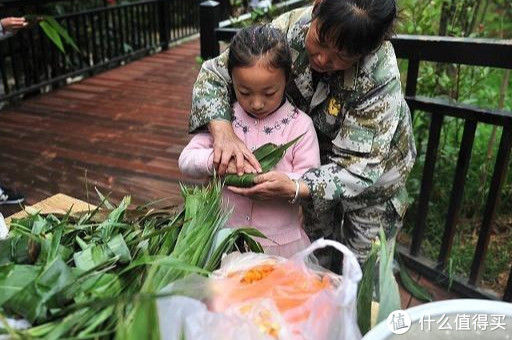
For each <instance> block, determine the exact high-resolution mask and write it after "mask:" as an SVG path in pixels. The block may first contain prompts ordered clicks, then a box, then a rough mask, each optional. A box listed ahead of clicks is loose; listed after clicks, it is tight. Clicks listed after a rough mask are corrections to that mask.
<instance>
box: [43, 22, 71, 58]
mask: <svg viewBox="0 0 512 340" xmlns="http://www.w3.org/2000/svg"><path fill="white" fill-rule="evenodd" d="M39 26H41V28H42V29H43V31H44V33H45V34H46V36H47V37H48V38H49V39H50V40H51V41H52V42H53V43H54V44H55V46H57V48H58V49H59V50H60V51H61V52H62V53H66V51H65V50H64V46H63V45H62V40H61V39H60V35H59V33H58V32H57V31H56V30H55V29H54V28H53V27H52V26H51V25H50V24H49V23H48V22H46V21H41V22H40V23H39Z"/></svg>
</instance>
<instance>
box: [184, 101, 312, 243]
mask: <svg viewBox="0 0 512 340" xmlns="http://www.w3.org/2000/svg"><path fill="white" fill-rule="evenodd" d="M233 110H234V119H233V129H234V131H235V134H236V135H237V136H238V137H239V138H240V139H241V140H242V141H244V142H245V145H247V147H248V148H249V149H250V150H255V149H257V148H258V147H260V146H261V145H263V144H265V143H269V142H271V143H274V144H276V145H280V144H284V143H287V142H289V141H291V140H293V139H294V138H296V137H298V136H299V135H301V134H303V133H305V134H304V136H302V138H301V139H300V140H299V141H298V142H297V143H295V144H294V145H293V146H291V147H290V148H289V149H288V151H287V152H286V154H285V156H284V157H283V159H282V160H281V161H280V162H279V163H278V164H277V166H276V167H275V170H277V171H281V172H284V173H286V174H287V175H288V177H290V178H291V179H297V178H300V177H301V176H302V174H304V172H306V170H308V169H310V168H316V167H319V166H320V151H319V147H318V139H317V136H316V132H315V128H314V126H313V121H312V120H311V118H310V117H309V116H307V115H306V114H305V113H304V112H302V111H300V110H298V109H296V108H295V107H294V106H292V105H291V104H290V103H289V102H286V103H285V104H283V105H282V106H281V107H280V108H279V109H278V110H277V111H276V112H274V113H272V114H271V115H269V116H268V117H265V118H264V119H256V118H254V117H251V116H249V115H248V114H247V113H246V112H245V111H244V110H243V109H242V108H241V106H240V105H239V104H238V103H235V105H234V107H233ZM179 167H180V169H181V171H182V172H183V173H184V174H186V175H188V176H191V177H195V178H202V177H208V176H211V175H212V170H213V139H212V137H211V135H210V134H209V133H199V134H197V135H195V136H194V137H193V138H192V140H191V141H190V143H189V144H188V145H187V146H186V147H185V149H183V151H182V153H181V155H180V158H179ZM223 202H224V204H225V206H226V207H227V208H231V207H234V209H233V214H232V215H231V218H230V220H229V221H228V226H230V227H242V226H252V227H254V228H256V229H258V230H260V231H261V232H262V233H263V234H265V235H266V236H267V237H268V238H269V240H261V241H260V243H261V244H262V245H263V246H275V245H279V246H281V245H286V244H288V243H291V242H294V241H297V240H299V239H300V238H304V237H306V236H305V234H304V232H303V231H302V224H301V211H300V206H299V205H298V204H295V205H290V203H288V202H287V201H286V200H270V201H255V200H252V199H249V198H247V197H243V196H240V195H237V194H234V193H232V192H231V191H229V190H227V189H224V192H223ZM306 238H307V237H306Z"/></svg>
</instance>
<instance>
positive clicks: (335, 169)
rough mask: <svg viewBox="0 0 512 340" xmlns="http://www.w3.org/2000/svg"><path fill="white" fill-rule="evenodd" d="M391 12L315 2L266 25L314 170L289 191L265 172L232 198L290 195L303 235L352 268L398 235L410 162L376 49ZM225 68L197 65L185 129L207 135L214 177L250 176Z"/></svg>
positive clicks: (221, 63) (404, 127)
mask: <svg viewBox="0 0 512 340" xmlns="http://www.w3.org/2000/svg"><path fill="white" fill-rule="evenodd" d="M396 13H397V9H396V3H395V0H316V1H315V3H314V5H313V6H312V7H308V8H304V9H299V10H294V11H291V12H288V13H285V14H283V15H282V16H280V17H279V18H277V19H276V20H274V22H273V24H274V25H276V26H277V27H279V28H280V29H282V30H283V31H284V32H285V33H286V36H287V39H288V42H289V44H290V48H291V49H292V58H293V71H292V75H291V79H292V81H291V82H290V83H289V84H288V87H287V96H288V98H289V100H290V101H291V102H292V103H293V104H295V105H296V106H297V107H298V108H299V109H301V110H303V111H304V112H306V113H307V114H309V115H310V116H311V118H312V119H313V122H314V124H315V128H316V130H317V134H318V137H319V140H320V154H321V161H322V166H321V167H319V168H317V169H311V170H309V171H308V172H306V173H305V174H304V175H303V176H302V177H301V179H300V180H299V181H298V182H296V183H294V182H293V181H292V180H290V179H289V178H288V177H287V176H286V175H284V174H282V173H278V172H270V173H267V174H263V175H260V176H258V177H257V180H256V182H257V183H258V184H257V185H256V186H254V187H252V188H249V189H237V188H234V189H232V190H233V191H234V192H236V193H238V194H242V195H248V196H252V197H256V198H260V199H266V198H269V197H273V198H275V197H276V196H279V197H282V198H283V199H293V198H295V196H299V197H300V198H301V202H302V204H303V207H304V208H305V218H306V221H305V228H306V232H307V233H308V234H309V236H310V237H311V238H313V239H314V238H318V237H322V236H323V237H327V238H333V239H339V240H341V241H342V242H343V243H345V244H346V245H347V246H348V247H349V248H351V250H353V251H354V252H355V254H356V256H357V257H358V259H359V261H360V262H362V261H363V260H364V259H365V257H366V255H367V254H368V251H369V249H370V243H371V241H372V240H373V239H374V238H375V237H376V236H377V235H378V231H379V229H380V228H381V227H383V228H384V229H385V231H386V232H387V234H388V236H393V235H395V232H396V230H397V229H398V228H400V227H401V225H402V218H403V215H404V213H405V210H406V207H407V193H406V191H405V181H406V178H407V175H408V174H409V172H410V170H411V168H412V165H413V163H414V159H415V156H416V150H415V146H414V139H413V135H412V129H411V120H410V114H409V109H408V108H407V105H406V103H405V100H404V98H403V95H402V92H401V87H400V75H399V72H398V67H397V63H396V57H395V54H394V51H393V48H392V46H391V44H390V43H389V42H387V41H385V40H386V38H388V37H389V36H390V35H391V33H392V27H393V22H394V20H395V18H396ZM225 60H226V54H225V53H224V54H223V55H221V56H219V57H217V58H215V59H213V60H209V61H207V62H206V63H204V64H203V67H202V69H201V72H200V73H199V76H198V78H197V82H196V84H195V86H194V93H193V101H192V112H191V115H190V130H191V132H192V131H195V130H197V129H199V128H201V127H204V126H208V128H209V130H210V132H211V133H212V135H213V137H214V143H215V145H214V148H215V151H214V163H215V164H216V165H217V168H218V171H219V173H221V174H222V173H224V172H225V170H226V169H227V168H228V166H229V168H235V165H236V169H237V171H238V173H241V172H243V171H246V172H247V171H253V170H255V169H256V170H258V166H259V165H258V164H257V162H256V161H255V159H254V157H253V155H252V154H251V153H250V151H249V150H247V149H246V148H245V146H244V145H243V143H241V142H240V141H239V140H237V138H236V137H235V136H234V134H233V132H232V128H231V123H229V120H230V118H231V107H230V98H231V93H230V91H231V80H230V79H229V75H228V73H227V69H226V63H225ZM255 100H256V101H257V100H258V99H257V98H256V99H255ZM293 201H296V200H293Z"/></svg>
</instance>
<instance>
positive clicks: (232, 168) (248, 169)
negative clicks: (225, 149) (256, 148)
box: [225, 158, 257, 174]
mask: <svg viewBox="0 0 512 340" xmlns="http://www.w3.org/2000/svg"><path fill="white" fill-rule="evenodd" d="M243 173H244V174H255V173H257V171H256V169H254V168H253V166H252V165H251V164H249V162H244V165H243ZM225 174H238V169H237V168H236V162H235V159H234V158H231V160H230V161H229V163H228V166H227V168H226V173H225Z"/></svg>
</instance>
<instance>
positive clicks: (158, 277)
mask: <svg viewBox="0 0 512 340" xmlns="http://www.w3.org/2000/svg"><path fill="white" fill-rule="evenodd" d="M181 192H182V195H183V197H184V201H185V203H184V206H183V207H181V208H177V207H173V208H171V209H163V210H155V209H152V208H151V206H150V205H146V206H141V207H138V208H136V209H133V210H131V209H128V206H129V204H130V198H129V197H125V198H124V199H123V200H122V201H121V203H120V204H119V205H118V206H117V207H115V206H113V205H112V204H111V203H109V202H108V200H107V199H106V198H105V197H103V196H102V195H101V194H100V198H101V200H102V202H101V204H100V206H99V207H98V208H97V209H95V210H93V211H89V212H84V213H82V214H73V215H72V214H70V213H68V214H67V215H65V216H55V215H47V216H43V215H41V214H33V215H30V216H29V217H26V218H22V219H17V220H14V221H13V222H12V223H11V229H10V232H9V237H8V238H7V239H5V240H1V241H0V326H3V329H2V327H0V332H2V331H3V332H4V333H8V334H9V335H10V336H11V337H12V338H24V337H45V338H49V339H57V338H63V337H66V338H67V337H73V338H112V337H115V338H119V339H157V338H158V337H159V328H158V318H157V315H156V309H155V296H156V295H157V293H158V292H159V291H160V290H161V288H163V287H164V286H166V285H167V284H169V283H170V282H172V281H174V280H176V279H178V278H181V277H183V276H185V275H186V274H187V273H191V272H194V273H199V274H205V275H207V274H208V273H209V272H210V271H212V270H214V269H215V268H217V267H218V265H219V264H220V259H221V255H222V254H223V253H226V252H230V251H231V250H232V249H233V248H234V247H235V244H239V243H240V242H237V240H240V241H241V242H242V243H244V244H245V246H246V247H247V249H249V250H251V251H258V252H260V251H262V249H261V246H260V245H259V244H258V243H257V242H255V241H254V240H253V239H252V238H251V236H258V237H263V235H262V234H261V233H259V232H258V231H257V230H255V229H236V230H235V229H223V227H224V224H225V222H226V220H227V219H228V217H229V212H225V211H223V210H222V208H221V204H220V199H221V195H220V192H221V184H220V183H219V181H213V182H212V183H210V185H208V186H207V187H184V186H182V187H181ZM7 317H9V318H12V317H21V318H24V319H26V320H28V321H29V322H30V323H31V324H32V325H33V327H32V328H29V329H25V330H15V329H12V328H11V327H9V325H8V323H7V322H6V319H7Z"/></svg>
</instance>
